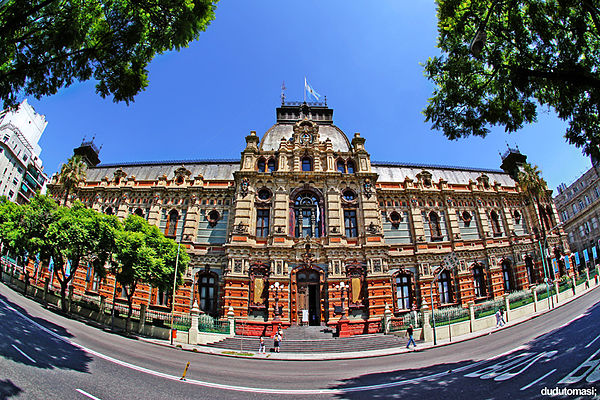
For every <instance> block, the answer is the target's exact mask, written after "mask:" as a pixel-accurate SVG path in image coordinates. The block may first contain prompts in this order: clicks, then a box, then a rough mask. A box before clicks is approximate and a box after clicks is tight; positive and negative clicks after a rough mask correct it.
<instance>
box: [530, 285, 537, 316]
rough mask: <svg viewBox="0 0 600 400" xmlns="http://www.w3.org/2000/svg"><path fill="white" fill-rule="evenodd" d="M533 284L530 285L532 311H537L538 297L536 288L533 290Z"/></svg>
mask: <svg viewBox="0 0 600 400" xmlns="http://www.w3.org/2000/svg"><path fill="white" fill-rule="evenodd" d="M535 288H536V287H535V286H532V287H531V294H532V295H533V312H537V309H538V305H537V302H538V298H537V290H535Z"/></svg>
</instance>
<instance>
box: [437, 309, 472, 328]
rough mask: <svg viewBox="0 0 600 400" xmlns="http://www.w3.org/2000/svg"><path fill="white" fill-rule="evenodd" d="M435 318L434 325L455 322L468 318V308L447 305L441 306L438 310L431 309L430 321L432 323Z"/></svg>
mask: <svg viewBox="0 0 600 400" xmlns="http://www.w3.org/2000/svg"><path fill="white" fill-rule="evenodd" d="M434 318H435V325H436V326H441V325H448V324H455V323H457V322H462V321H468V320H469V309H468V308H463V307H449V308H442V309H439V310H432V313H431V317H430V322H431V323H433V319H434Z"/></svg>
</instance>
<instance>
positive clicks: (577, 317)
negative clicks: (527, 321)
mask: <svg viewBox="0 0 600 400" xmlns="http://www.w3.org/2000/svg"><path fill="white" fill-rule="evenodd" d="M586 315H587V314H585V313H584V314H579V315H578V316H576V317H575V318H573V319H570V320H569V321H567V322H565V323H564V324H562V325H560V326H558V327H556V328H554V329H553V330H552V331H556V330H558V329H560V328H564V327H565V326H567V325H569V324H570V323H571V322H573V321H577V320H578V319H579V318H583V317H585V316H586ZM549 333H550V332H549Z"/></svg>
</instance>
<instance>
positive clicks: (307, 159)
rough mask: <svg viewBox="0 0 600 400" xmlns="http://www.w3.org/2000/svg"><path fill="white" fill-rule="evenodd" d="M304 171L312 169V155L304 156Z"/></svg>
mask: <svg viewBox="0 0 600 400" xmlns="http://www.w3.org/2000/svg"><path fill="white" fill-rule="evenodd" d="M302 171H304V172H310V171H312V160H311V159H310V157H303V158H302Z"/></svg>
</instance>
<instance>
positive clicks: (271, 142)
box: [259, 102, 351, 153]
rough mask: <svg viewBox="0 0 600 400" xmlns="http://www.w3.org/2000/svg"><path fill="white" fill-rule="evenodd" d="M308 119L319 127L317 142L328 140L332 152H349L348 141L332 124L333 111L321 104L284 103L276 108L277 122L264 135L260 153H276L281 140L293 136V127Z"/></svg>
mask: <svg viewBox="0 0 600 400" xmlns="http://www.w3.org/2000/svg"><path fill="white" fill-rule="evenodd" d="M304 119H308V120H310V121H312V122H315V123H316V124H318V126H319V140H320V141H321V142H324V141H326V140H327V139H329V140H330V141H331V144H332V146H333V151H336V152H341V153H346V152H350V151H351V146H350V141H349V140H348V137H346V134H344V132H342V130H341V129H340V128H338V127H337V126H335V125H334V124H333V110H332V109H330V108H328V107H327V105H321V103H316V104H315V103H299V102H293V103H285V104H283V105H282V106H281V107H279V108H277V122H276V123H275V125H273V126H272V127H271V128H269V130H268V131H267V132H266V133H265V134H264V136H263V137H262V139H261V141H260V145H259V148H260V150H262V151H277V150H279V145H280V143H281V139H285V140H286V141H287V140H290V139H291V138H292V137H293V135H294V125H295V124H296V122H298V121H300V120H304Z"/></svg>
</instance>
